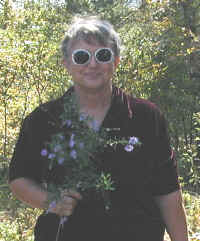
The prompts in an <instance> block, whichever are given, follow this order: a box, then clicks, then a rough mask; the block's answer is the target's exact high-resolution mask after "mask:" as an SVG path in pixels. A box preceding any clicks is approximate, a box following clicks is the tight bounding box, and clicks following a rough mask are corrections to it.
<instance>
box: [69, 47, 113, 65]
mask: <svg viewBox="0 0 200 241" xmlns="http://www.w3.org/2000/svg"><path fill="white" fill-rule="evenodd" d="M103 49H105V50H109V51H110V53H111V59H110V60H109V61H99V60H98V58H97V54H98V52H99V51H101V50H103ZM79 51H83V52H85V53H87V54H88V56H89V58H88V60H87V61H86V62H85V63H83V64H78V63H76V61H75V57H74V56H75V54H76V53H77V52H79ZM92 55H94V57H95V60H96V62H97V63H99V64H108V63H111V62H113V61H114V53H113V50H112V49H111V48H99V49H97V50H96V51H95V52H94V54H92V53H91V52H90V51H89V50H87V49H76V50H74V51H73V52H72V61H73V63H74V64H75V65H87V64H89V63H90V61H91V58H92Z"/></svg>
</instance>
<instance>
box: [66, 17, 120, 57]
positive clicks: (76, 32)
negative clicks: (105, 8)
mask: <svg viewBox="0 0 200 241" xmlns="http://www.w3.org/2000/svg"><path fill="white" fill-rule="evenodd" d="M77 40H84V41H85V42H87V43H89V44H90V43H93V42H94V41H97V42H98V43H100V44H102V45H105V46H107V45H110V46H111V48H112V50H113V52H114V54H115V56H119V55H120V45H121V40H120V37H119V35H118V33H117V32H116V31H115V30H114V27H113V26H112V24H110V23H109V22H108V21H105V20H102V19H100V18H99V17H98V16H86V17H79V16H75V17H74V19H73V21H72V24H71V26H70V27H69V29H68V31H67V32H66V34H65V37H64V39H63V41H62V44H61V51H62V54H63V57H64V58H67V56H68V47H69V42H70V43H71V44H73V42H75V41H77Z"/></svg>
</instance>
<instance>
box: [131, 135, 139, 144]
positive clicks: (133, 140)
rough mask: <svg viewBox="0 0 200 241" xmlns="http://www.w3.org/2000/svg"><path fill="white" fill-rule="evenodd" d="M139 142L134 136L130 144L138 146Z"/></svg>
mask: <svg viewBox="0 0 200 241" xmlns="http://www.w3.org/2000/svg"><path fill="white" fill-rule="evenodd" d="M138 142H139V140H138V138H137V137H135V136H132V137H130V139H129V144H131V145H135V144H137V143H138Z"/></svg>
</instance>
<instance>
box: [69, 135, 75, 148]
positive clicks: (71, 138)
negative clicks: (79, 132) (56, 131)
mask: <svg viewBox="0 0 200 241" xmlns="http://www.w3.org/2000/svg"><path fill="white" fill-rule="evenodd" d="M74 136H75V135H74V133H72V135H71V137H70V141H69V146H70V147H71V148H73V147H74V145H75V141H74Z"/></svg>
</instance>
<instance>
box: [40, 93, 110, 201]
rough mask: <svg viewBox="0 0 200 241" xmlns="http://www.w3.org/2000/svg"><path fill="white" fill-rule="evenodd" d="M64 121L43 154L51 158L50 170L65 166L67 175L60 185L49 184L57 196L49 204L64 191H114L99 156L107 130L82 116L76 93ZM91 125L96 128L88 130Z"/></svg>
mask: <svg viewBox="0 0 200 241" xmlns="http://www.w3.org/2000/svg"><path fill="white" fill-rule="evenodd" d="M60 118H61V123H62V126H61V128H60V130H61V131H60V132H59V133H57V134H55V135H53V136H52V138H51V141H50V142H48V143H45V144H46V147H45V148H44V149H42V150H41V155H42V156H45V157H47V161H48V169H49V171H51V170H53V169H54V168H55V167H62V169H63V170H64V172H65V174H66V175H64V178H63V180H62V181H61V183H59V185H56V184H55V183H53V182H51V183H48V184H47V190H48V191H49V192H51V193H54V195H53V197H52V201H50V203H49V204H51V205H52V204H53V203H54V202H56V201H57V200H58V199H59V198H60V194H61V191H62V190H64V189H73V190H78V191H81V192H82V193H84V191H87V190H89V189H91V188H92V189H95V190H96V191H97V192H99V193H101V194H103V193H104V192H106V191H112V190H114V187H113V181H112V180H111V176H110V174H109V173H104V172H102V171H101V170H100V160H98V157H97V155H95V154H96V153H97V152H100V151H103V148H104V146H105V145H106V134H105V131H104V130H99V131H98V130H97V127H96V126H95V122H94V121H93V120H92V119H91V118H90V117H88V116H86V115H85V114H80V113H79V108H78V104H77V101H76V97H75V95H74V94H71V95H70V96H66V97H65V100H64V112H63V113H62V115H61V116H60ZM88 122H90V123H91V124H92V126H93V128H89V127H88Z"/></svg>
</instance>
